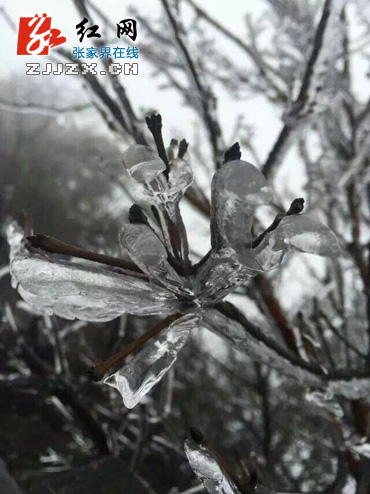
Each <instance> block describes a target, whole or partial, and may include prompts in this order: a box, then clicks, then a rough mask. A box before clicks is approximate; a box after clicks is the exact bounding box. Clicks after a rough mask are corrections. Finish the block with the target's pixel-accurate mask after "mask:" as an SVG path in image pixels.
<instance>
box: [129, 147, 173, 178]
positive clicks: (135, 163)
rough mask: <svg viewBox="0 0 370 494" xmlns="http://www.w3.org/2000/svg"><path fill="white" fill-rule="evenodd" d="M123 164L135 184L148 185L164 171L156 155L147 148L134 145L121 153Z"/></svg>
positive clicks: (163, 165)
mask: <svg viewBox="0 0 370 494" xmlns="http://www.w3.org/2000/svg"><path fill="white" fill-rule="evenodd" d="M122 159H123V163H124V165H125V167H126V170H127V172H128V173H129V175H130V176H131V177H132V178H133V179H134V180H136V181H137V182H140V183H143V184H148V183H150V182H152V181H153V180H154V179H155V178H156V177H157V176H158V175H159V174H161V173H162V172H163V171H164V170H165V169H166V165H165V163H164V161H162V160H161V159H160V158H159V156H158V154H157V153H156V152H155V151H153V149H151V148H150V147H148V146H143V145H141V144H134V145H133V146H130V147H129V148H128V149H127V150H126V151H125V152H124V153H123V157H122Z"/></svg>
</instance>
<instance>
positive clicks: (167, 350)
mask: <svg viewBox="0 0 370 494" xmlns="http://www.w3.org/2000/svg"><path fill="white" fill-rule="evenodd" d="M199 321H200V317H199V316H198V315H195V314H187V315H185V316H183V317H181V318H180V319H177V320H176V321H175V322H173V323H172V324H171V325H170V326H169V327H168V328H166V329H165V330H163V331H162V332H161V333H160V334H159V335H158V336H156V337H154V338H152V339H151V340H149V341H148V342H147V343H146V344H145V345H144V346H143V347H142V348H141V349H140V350H139V352H138V353H137V354H136V355H135V356H134V357H133V358H132V359H131V360H130V361H129V362H128V363H127V364H125V365H124V366H123V367H122V368H121V369H120V370H119V371H117V372H116V373H114V374H112V375H111V376H109V377H107V378H106V379H104V383H106V384H109V385H110V386H112V387H113V388H116V389H118V391H119V392H120V393H121V395H122V398H123V403H124V404H125V406H126V407H127V408H133V407H134V406H135V405H137V404H138V403H139V401H140V400H141V399H142V398H143V396H145V395H146V394H147V393H148V392H149V391H150V390H151V389H152V387H153V386H154V385H155V384H157V382H158V381H159V380H160V379H161V378H162V377H163V375H164V374H165V373H166V372H167V371H168V370H169V369H170V368H171V367H172V365H173V364H174V363H175V362H176V360H177V355H178V352H179V351H180V350H181V348H182V347H183V346H184V345H185V343H186V342H187V340H188V337H189V334H190V331H191V330H192V329H193V328H194V327H195V326H196V325H197V324H198V323H199Z"/></svg>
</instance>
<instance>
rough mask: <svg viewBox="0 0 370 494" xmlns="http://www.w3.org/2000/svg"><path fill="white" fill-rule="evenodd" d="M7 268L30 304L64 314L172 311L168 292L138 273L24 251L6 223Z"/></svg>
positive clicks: (99, 317) (92, 316) (90, 317)
mask: <svg viewBox="0 0 370 494" xmlns="http://www.w3.org/2000/svg"><path fill="white" fill-rule="evenodd" d="M8 238H9V242H10V244H11V253H10V271H11V274H12V278H13V281H14V288H18V292H19V294H20V295H21V297H22V298H23V299H24V300H25V301H26V302H27V303H28V304H29V305H30V306H31V307H33V308H34V309H35V310H37V311H40V312H42V313H44V314H48V315H51V314H55V315H57V316H60V317H63V318H65V319H75V318H77V319H81V320H84V321H110V320H111V319H114V318H116V317H118V316H119V315H121V314H123V313H125V312H128V313H130V314H137V315H151V314H160V313H176V312H177V311H178V310H179V304H178V301H177V298H176V296H175V295H174V294H171V293H170V292H168V291H166V290H164V289H163V290H162V289H161V288H159V287H155V288H153V286H152V285H150V284H149V283H148V282H146V281H145V280H143V279H140V278H136V277H133V276H128V275H126V274H121V273H116V272H112V271H109V270H108V269H104V268H97V267H93V266H91V265H83V264H81V263H73V262H68V261H61V260H50V259H48V258H47V257H46V256H43V255H40V254H33V253H29V252H27V251H26V249H25V248H24V246H23V241H22V236H20V235H17V234H16V233H14V225H13V226H10V227H8Z"/></svg>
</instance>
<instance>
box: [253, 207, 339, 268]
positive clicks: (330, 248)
mask: <svg viewBox="0 0 370 494" xmlns="http://www.w3.org/2000/svg"><path fill="white" fill-rule="evenodd" d="M289 250H296V251H298V252H305V253H307V254H315V255H318V256H327V257H334V256H337V255H339V254H340V253H341V249H340V246H339V243H338V239H337V237H336V236H335V234H334V233H333V232H332V231H331V230H330V228H328V227H327V226H325V225H323V224H322V223H320V222H318V221H315V220H313V219H312V218H310V217H309V216H307V215H304V214H298V215H292V216H286V217H285V218H283V219H282V220H281V222H280V224H279V226H278V227H277V228H276V229H275V230H273V231H272V232H270V233H268V234H267V235H266V236H265V238H264V239H263V240H262V242H261V243H260V244H259V245H258V246H257V247H256V248H255V249H254V254H255V258H256V260H257V261H258V263H259V265H260V266H261V271H262V270H263V271H268V270H270V269H274V268H276V267H278V266H279V265H280V264H281V263H282V261H283V258H284V255H285V254H286V253H287V252H288V251H289Z"/></svg>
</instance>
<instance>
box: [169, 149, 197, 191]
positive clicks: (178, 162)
mask: <svg viewBox="0 0 370 494" xmlns="http://www.w3.org/2000/svg"><path fill="white" fill-rule="evenodd" d="M168 179H169V180H168V181H169V195H170V196H172V197H176V196H178V195H179V194H182V193H184V192H185V190H186V189H187V188H188V187H189V186H190V185H191V183H192V182H193V172H192V169H191V167H190V165H189V163H188V162H187V161H186V160H184V159H181V158H175V159H174V160H172V161H171V165H170V171H169V176H168Z"/></svg>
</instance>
